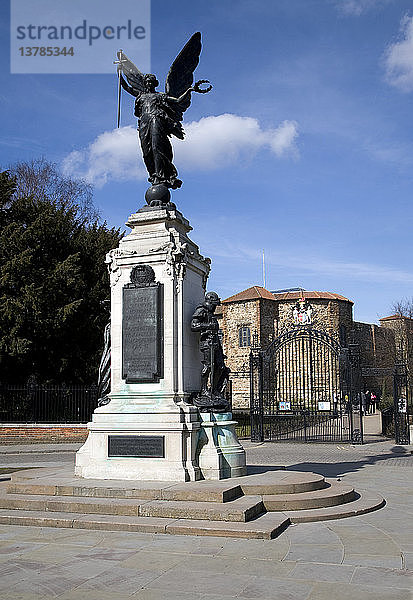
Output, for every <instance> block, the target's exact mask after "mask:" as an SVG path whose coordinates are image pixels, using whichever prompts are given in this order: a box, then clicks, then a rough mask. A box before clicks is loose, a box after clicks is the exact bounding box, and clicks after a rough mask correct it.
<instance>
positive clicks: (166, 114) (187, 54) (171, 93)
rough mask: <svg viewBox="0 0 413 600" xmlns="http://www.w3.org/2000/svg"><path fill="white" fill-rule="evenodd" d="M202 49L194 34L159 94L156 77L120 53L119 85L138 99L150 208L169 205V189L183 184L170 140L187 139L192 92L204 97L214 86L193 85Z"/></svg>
mask: <svg viewBox="0 0 413 600" xmlns="http://www.w3.org/2000/svg"><path fill="white" fill-rule="evenodd" d="M201 47H202V45H201V34H200V33H199V32H197V33H194V35H193V36H192V37H191V39H190V40H189V41H188V42H187V43H186V45H185V46H184V48H183V49H182V50H181V52H180V53H179V54H178V56H177V57H176V59H175V60H174V62H173V64H172V66H171V68H170V70H169V73H168V76H167V78H166V82H165V92H164V93H161V92H157V91H156V87H157V86H158V85H159V81H158V80H157V78H156V76H155V75H152V74H143V73H141V72H140V71H139V69H138V68H137V67H136V66H135V65H134V64H133V62H132V61H130V60H129V59H128V58H127V56H126V55H125V54H124V53H123V52H122V51H120V52H118V62H117V64H118V72H119V78H120V84H121V86H122V87H123V89H125V90H126V91H127V92H129V94H131V95H132V96H135V98H136V100H135V115H136V116H137V117H138V130H139V139H140V143H141V148H142V154H143V160H144V163H145V166H146V169H147V171H148V173H149V178H148V181H149V182H150V183H151V184H152V186H151V187H150V188H149V189H148V190H147V192H146V195H145V197H146V200H147V202H148V204H149V205H151V206H159V205H164V204H167V203H168V202H169V200H170V192H169V189H168V188H171V189H177V188H179V187H181V185H182V181H181V180H180V179H178V172H177V170H176V168H175V166H174V164H173V163H172V158H173V152H172V145H171V142H170V139H169V138H170V137H171V136H173V135H174V136H175V137H177V138H179V139H181V140H182V139H184V130H183V128H182V119H183V114H184V112H185V111H186V110H187V108H188V107H189V106H190V104H191V94H192V92H198V93H201V94H205V93H207V92H209V91H210V90H211V89H212V86H211V85H208V87H207V88H205V89H202V88H201V87H200V86H201V85H202V84H209V81H208V80H206V79H202V80H199V81H197V82H196V83H195V84H193V81H194V77H193V73H194V70H195V68H196V66H197V65H198V62H199V55H200V53H201ZM122 74H123V75H124V76H125V77H126V80H125V78H124V77H123V75H122Z"/></svg>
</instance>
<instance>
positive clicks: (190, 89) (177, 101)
mask: <svg viewBox="0 0 413 600" xmlns="http://www.w3.org/2000/svg"><path fill="white" fill-rule="evenodd" d="M194 91H195V89H194V88H193V87H190V88H188V89H187V90H186V92H184V93H183V94H181V95H180V96H179V98H174V97H173V96H168V99H169V100H172V102H176V103H177V104H179V103H180V102H182V100H185V98H186V97H187V96H190V95H191V92H194Z"/></svg>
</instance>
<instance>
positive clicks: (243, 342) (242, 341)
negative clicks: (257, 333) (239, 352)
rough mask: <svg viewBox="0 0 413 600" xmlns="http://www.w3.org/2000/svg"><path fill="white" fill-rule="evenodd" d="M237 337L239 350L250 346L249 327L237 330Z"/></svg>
mask: <svg viewBox="0 0 413 600" xmlns="http://www.w3.org/2000/svg"><path fill="white" fill-rule="evenodd" d="M238 335H239V347H240V348H246V347H247V346H251V330H250V328H249V327H245V326H244V327H240V328H239V330H238Z"/></svg>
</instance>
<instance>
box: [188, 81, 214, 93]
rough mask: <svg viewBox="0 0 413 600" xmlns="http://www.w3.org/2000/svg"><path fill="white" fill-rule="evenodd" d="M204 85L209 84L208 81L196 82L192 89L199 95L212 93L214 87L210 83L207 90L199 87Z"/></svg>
mask: <svg viewBox="0 0 413 600" xmlns="http://www.w3.org/2000/svg"><path fill="white" fill-rule="evenodd" d="M204 83H209V81H208V79H200V80H199V81H196V82H195V83H194V87H193V88H192V89H193V91H194V92H198V94H207V93H208V92H210V91H211V90H212V85H211V84H210V83H209V85H208V87H206V88H205V89H203V88H201V87H199V86H200V85H202V84H204Z"/></svg>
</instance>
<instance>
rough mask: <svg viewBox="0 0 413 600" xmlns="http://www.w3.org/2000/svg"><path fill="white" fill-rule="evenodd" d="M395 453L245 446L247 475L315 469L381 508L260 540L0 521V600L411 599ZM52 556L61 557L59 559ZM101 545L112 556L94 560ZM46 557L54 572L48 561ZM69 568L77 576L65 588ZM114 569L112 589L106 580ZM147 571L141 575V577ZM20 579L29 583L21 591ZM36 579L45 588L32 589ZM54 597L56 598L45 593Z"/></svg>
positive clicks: (404, 505)
mask: <svg viewBox="0 0 413 600" xmlns="http://www.w3.org/2000/svg"><path fill="white" fill-rule="evenodd" d="M393 450H397V452H396V451H393ZM399 450H400V449H398V448H396V447H395V446H394V445H392V443H391V442H388V441H384V442H380V443H377V444H369V445H368V447H367V446H365V447H355V448H352V447H351V446H344V445H343V446H340V447H338V446H336V445H334V444H333V445H329V446H327V445H321V444H316V445H299V444H266V445H265V444H264V445H255V446H254V445H250V446H249V449H248V451H247V457H248V461H249V463H250V464H253V465H255V466H254V468H257V469H258V468H262V469H266V470H267V471H268V467H267V465H269V466H271V465H279V464H282V463H284V465H285V466H287V467H289V468H293V469H297V470H301V471H308V472H313V471H319V472H320V473H322V474H323V475H325V476H331V477H340V478H341V479H342V480H343V481H344V482H345V483H346V484H348V485H351V486H353V487H355V488H356V489H367V490H368V491H371V492H372V493H377V494H379V495H382V496H384V497H385V498H386V501H387V504H386V506H385V507H384V508H383V509H382V510H380V511H377V512H372V513H367V514H363V515H359V516H355V517H350V518H348V519H340V520H329V521H323V522H313V523H299V524H296V525H293V526H290V527H288V528H287V529H286V530H285V531H284V532H283V533H281V534H280V535H279V536H278V537H276V538H275V539H272V540H269V539H236V538H225V537H222V536H217V535H216V536H211V537H197V536H176V535H158V534H155V533H142V532H126V531H125V532H121V531H115V532H111V531H105V530H100V531H91V530H84V529H77V530H75V529H73V528H63V529H62V528H55V529H53V528H42V527H18V526H14V525H1V524H0V582H1V583H2V584H3V583H4V590H5V592H4V593H2V592H0V597H1V598H2V597H3V596H4V597H5V599H7V600H34V598H35V599H36V600H41V599H43V598H44V599H46V600H51V599H52V598H54V599H56V598H57V597H58V598H59V600H61V599H63V600H109V598H110V600H126V598H128V599H129V600H131V599H133V598H135V599H138V600H189V598H191V600H235V598H237V599H238V600H239V599H240V598H241V599H245V600H253V599H254V600H256V599H259V598H263V599H268V600H270V599H271V600H272V599H274V600H275V599H276V600H412V599H413V587H410V588H409V587H408V586H412V580H411V578H412V574H411V571H409V570H408V568H407V569H405V568H402V567H403V562H402V556H401V555H402V553H403V552H404V553H405V554H404V555H405V561H404V566H405V567H406V566H407V567H408V564H407V562H406V561H407V560H408V559H409V558H410V555H412V554H413V527H412V519H411V518H410V517H409V515H410V514H411V511H412V505H411V498H412V495H413V477H412V475H413V471H412V472H410V471H409V469H410V468H411V467H413V462H412V460H411V456H410V455H409V456H408V455H407V453H405V452H400V451H399ZM57 457H58V454H57V453H56V459H57ZM14 458H15V457H13V459H14ZM35 460H36V458H35V457H33V461H35ZM78 516H79V515H77V517H78ZM125 518H126V517H125ZM251 523H254V521H252V522H251ZM366 542H367V543H366ZM311 547H312V548H313V551H312V552H311ZM57 548H60V549H61V550H60V554H58V552H59V551H58V550H57ZM373 548H374V550H372V549H373ZM102 549H103V550H113V553H112V554H111V553H110V552H107V551H106V552H103V553H100V551H101V550H102ZM380 549H382V550H380ZM383 549H384V551H383ZM120 550H125V551H126V553H125V552H121V551H120ZM135 550H136V553H135ZM379 550H380V553H378V552H379ZM325 552H327V554H325ZM139 555H140V556H139ZM154 556H156V557H157V559H155V558H154ZM293 557H295V558H294V560H292V559H293ZM243 558H244V560H242V559H243ZM229 559H234V560H233V561H232V560H229ZM204 560H205V562H204V565H205V568H204V572H203V573H202V570H201V576H200V578H199V577H198V579H197V582H198V584H195V585H188V586H186V585H180V581H181V580H184V579H187V578H188V577H187V574H188V572H189V576H190V584H192V581H193V579H192V577H194V576H196V574H197V573H198V571H197V569H202V566H201V565H202V562H203V561H204ZM56 561H58V562H59V564H58V565H57V564H56V565H55V564H54V562H56ZM156 561H157V562H156ZM190 561H193V562H190ZM326 561H328V562H326ZM397 561H399V562H397ZM151 562H152V564H151ZM247 565H248V566H247ZM320 565H321V567H320ZM325 565H327V566H328V565H330V566H332V567H335V570H331V569H330V570H329V571H328V573H329V577H333V578H334V579H337V578H338V577H341V578H342V579H344V581H339V582H337V581H325V580H324V581H323V580H322V577H324V579H325V578H326V577H327V574H326V573H327V572H325ZM54 566H56V567H57V566H59V570H56V569H55V570H54V571H53V572H52V571H51V572H50V573H49V575H48V576H47V577H45V576H44V572H45V571H47V570H48V569H52V568H53V567H54ZM151 566H152V567H153V571H151ZM243 567H244V568H243ZM76 568H78V570H79V574H78V575H79V578H78V579H77V578H74V580H71V579H70V575H71V574H72V571H73V572H75V570H76ZM338 568H339V569H338ZM348 568H350V569H353V575H352V578H351V581H349V582H348V581H346V580H345V579H346V577H347V575H348V570H347V569H348ZM67 569H68V570H69V577H68V576H67V573H66V570H67ZM102 569H103V570H102ZM119 570H121V573H122V575H123V578H124V581H120V580H119V578H117V577H116V576H115V575H116V573H117V572H119ZM222 571H224V572H222ZM33 572H34V575H33V577H32V573H33ZM59 573H60V575H61V579H62V581H59V577H58V574H59ZM148 573H149V574H151V573H152V575H153V578H152V579H151V577H152V575H148ZM193 573H195V575H193ZM215 573H216V574H215ZM237 573H241V575H237ZM294 573H295V575H294ZM101 574H104V575H105V576H106V578H107V579H106V581H107V582H108V587H107V588H103V586H102V589H98V590H97V589H95V588H94V587H93V586H92V585H91V584H90V580H91V579H95V581H96V580H97V578H99V577H100V575H101ZM88 575H90V577H88V579H86V581H85V582H83V583H80V584H79V581H82V577H84V576H88ZM302 576H305V577H307V579H302V578H301V577H302ZM146 577H148V578H149V580H148V579H146ZM240 578H242V580H241V582H240ZM30 580H31V581H32V582H34V583H35V585H33V584H32V585H30ZM160 580H161V581H160ZM48 581H49V582H50V586H51V587H50V589H49V588H48V589H46V587H45V586H44V583H46V582H48ZM88 581H89V583H87V582H88ZM143 581H145V582H146V583H143ZM16 582H17V584H16ZM23 582H25V583H24V585H23ZM168 582H169V583H170V585H168ZM239 582H240V583H239ZM136 583H138V587H136ZM15 584H16V585H15ZM48 585H49V584H48ZM19 586H20V587H19ZM123 586H124V587H123ZM135 587H136V590H135ZM131 590H135V591H133V592H132V591H131ZM56 591H58V592H59V596H56V595H55V594H54V592H56ZM40 592H42V594H41V595H40Z"/></svg>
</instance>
